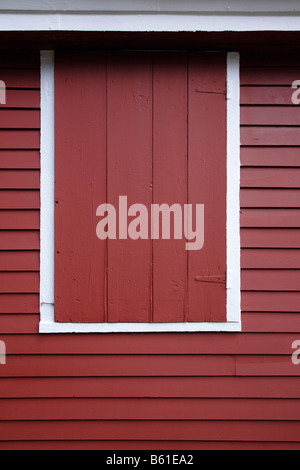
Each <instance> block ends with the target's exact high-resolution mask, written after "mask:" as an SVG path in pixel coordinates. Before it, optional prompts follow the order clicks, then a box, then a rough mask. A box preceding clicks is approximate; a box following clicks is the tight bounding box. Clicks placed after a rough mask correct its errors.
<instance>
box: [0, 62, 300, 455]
mask: <svg viewBox="0 0 300 470" xmlns="http://www.w3.org/2000/svg"><path fill="white" fill-rule="evenodd" d="M296 67H297V57H296V56H295V58H293V57H292V58H288V57H283V58H282V59H277V58H276V56H274V57H273V58H272V57H271V56H270V55H268V56H265V57H263V56H258V55H257V54H253V55H246V54H242V55H241V131H242V149H241V161H242V169H241V205H242V210H241V238H242V310H243V312H242V327H243V332H242V333H241V334H239V333H234V334H229V333H220V334H217V333H212V334H209V333H197V334H124V335H109V334H107V335H98V334H93V335H39V334H38V323H39V312H38V290H39V272H38V270H39V55H38V54H35V53H32V54H30V55H29V56H27V55H26V54H22V55H21V56H20V57H14V58H13V59H12V57H11V55H7V56H6V55H5V54H3V55H2V57H1V64H0V79H2V80H4V81H5V82H6V84H7V86H8V90H7V103H9V104H7V105H6V106H0V126H1V130H0V188H1V189H0V271H1V272H0V339H1V340H3V341H5V343H6V348H7V361H6V362H7V363H6V365H0V420H1V425H0V448H2V449H23V448H24V449H32V448H33V449H38V448H42V449H47V448H50V449H69V448H70V449H74V448H75V449H92V448H96V449H101V448H104V449H110V448H111V449H130V448H133V449H138V448H141V449H147V448H150V449H159V448H162V449H219V448H226V449H227V448H233V449H240V448H247V449H255V448H264V449H265V448H266V449H270V448H273V449H299V448H300V445H299V440H300V424H299V420H300V400H299V395H300V380H299V374H300V365H299V366H296V365H294V364H293V363H292V361H291V354H292V352H293V350H292V349H291V345H292V342H293V341H294V340H296V339H300V292H299V269H300V255H299V253H300V250H299V249H300V242H299V240H300V237H299V235H300V232H299V225H300V220H299V207H300V204H299V203H300V179H299V168H300V158H299V148H298V146H299V144H300V139H299V132H298V127H297V124H298V123H299V115H300V114H299V113H300V108H297V107H296V106H294V105H292V104H291V100H290V97H291V88H290V86H291V78H293V80H294V79H299V78H300V77H299V76H297V74H298V69H297V68H296Z"/></svg>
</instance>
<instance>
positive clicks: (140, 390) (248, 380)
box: [0, 376, 300, 414]
mask: <svg viewBox="0 0 300 470" xmlns="http://www.w3.org/2000/svg"><path fill="white" fill-rule="evenodd" d="M0 385H1V387H0V397H3V398H7V397H11V398H62V397H69V398H71V397H74V398H75V397H78V398H80V397H87V398H88V397H90V398H95V397H103V398H105V397H112V398H127V397H128V398H132V397H133V398H139V399H140V398H144V397H152V398H163V397H165V398H169V399H170V398H176V397H177V398H179V397H186V398H201V397H206V398H238V399H239V398H267V399H273V398H297V399H299V386H300V378H299V377H272V376H270V377H251V376H250V377H245V376H244V377H144V376H143V377H142V378H141V377H60V378H59V377H44V378H38V377H36V378H32V377H28V378H26V379H24V377H22V378H16V377H14V378H5V379H4V378H0ZM74 414H75V412H74Z"/></svg>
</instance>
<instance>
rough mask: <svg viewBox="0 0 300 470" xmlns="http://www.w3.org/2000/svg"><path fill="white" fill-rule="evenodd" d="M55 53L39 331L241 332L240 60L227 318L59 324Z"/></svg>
mask: <svg viewBox="0 0 300 470" xmlns="http://www.w3.org/2000/svg"><path fill="white" fill-rule="evenodd" d="M54 93H55V90H54V51H41V225H40V250H41V252H40V324H39V332H40V333H120V332H124V333H125V332H135V333H136V332H144V333H146V332H148V333H149V332H196V331H228V332H229V331H230V332H233V331H235V332H238V331H241V288H240V270H241V266H240V219H239V214H240V197H239V195H240V64H239V54H238V53H236V52H228V54H227V149H226V153H227V201H226V205H227V207H226V258H227V259H226V262H227V276H226V278H227V282H226V293H227V295H226V318H227V321H226V322H219V323H217V322H182V323H121V322H120V323H62V322H55V319H54V318H55V317H54V309H55V305H54Z"/></svg>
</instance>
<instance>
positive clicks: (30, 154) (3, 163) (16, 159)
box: [0, 126, 40, 169]
mask: <svg viewBox="0 0 300 470" xmlns="http://www.w3.org/2000/svg"><path fill="white" fill-rule="evenodd" d="M18 127H19V126H18ZM0 168H1V169H2V168H3V169H4V168H5V169H19V168H24V169H32V168H34V169H39V168H40V152H39V150H1V151H0Z"/></svg>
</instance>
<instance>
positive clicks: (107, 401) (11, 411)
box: [1, 398, 300, 421]
mask: <svg viewBox="0 0 300 470" xmlns="http://www.w3.org/2000/svg"><path fill="white" fill-rule="evenodd" d="M3 404H4V406H3V410H2V411H1V420H3V421H7V420H8V421H9V420H13V419H14V417H15V418H16V419H18V420H29V419H33V420H37V421H40V420H51V421H53V420H54V421H56V420H72V419H74V407H75V408H76V410H77V411H76V419H82V420H98V419H105V420H107V419H108V420H112V419H122V420H124V419H129V420H131V419H135V420H142V419H147V420H148V419H150V420H151V419H167V420H175V418H174V416H176V419H181V420H186V419H188V420H194V419H208V420H214V419H224V420H230V419H236V420H238V421H240V420H243V419H246V420H250V421H252V420H257V419H258V420H261V419H266V420H270V421H274V420H291V421H297V420H299V418H300V409H299V408H300V405H299V401H298V400H295V399H287V400H282V401H281V400H278V399H277V400H276V399H274V400H270V401H267V402H266V401H265V400H262V399H255V400H252V399H240V400H234V399H231V398H227V399H220V400H215V399H210V398H202V399H197V398H196V399H195V398H190V399H178V398H174V399H173V400H168V399H165V398H157V399H155V400H153V399H151V398H142V399H140V400H138V401H137V400H135V399H134V398H125V399H122V398H121V399H118V398H115V399H112V398H98V399H92V400H91V399H88V398H82V399H78V398H77V399H74V400H69V399H66V398H58V399H55V400H53V399H49V398H46V399H40V400H34V401H33V400H31V399H24V398H23V399H13V400H11V399H6V400H3Z"/></svg>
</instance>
